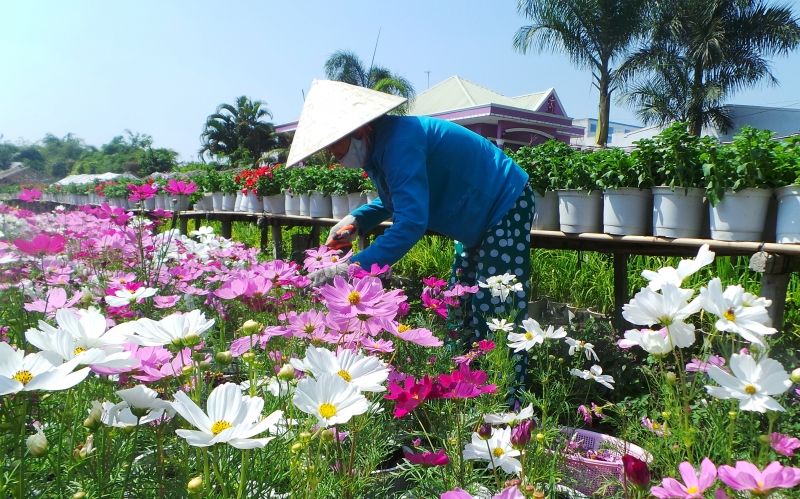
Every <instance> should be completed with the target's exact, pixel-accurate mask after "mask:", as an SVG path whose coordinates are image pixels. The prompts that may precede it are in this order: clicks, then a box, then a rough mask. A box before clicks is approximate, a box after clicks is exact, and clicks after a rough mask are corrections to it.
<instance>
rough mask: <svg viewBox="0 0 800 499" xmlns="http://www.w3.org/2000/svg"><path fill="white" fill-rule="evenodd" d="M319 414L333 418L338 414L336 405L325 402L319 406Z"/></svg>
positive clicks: (326, 417)
mask: <svg viewBox="0 0 800 499" xmlns="http://www.w3.org/2000/svg"><path fill="white" fill-rule="evenodd" d="M319 415H320V416H322V417H323V418H325V419H329V418H332V417H334V416H335V415H336V407H335V406H334V405H333V404H329V403H327V402H325V403H324V404H321V405H320V406H319Z"/></svg>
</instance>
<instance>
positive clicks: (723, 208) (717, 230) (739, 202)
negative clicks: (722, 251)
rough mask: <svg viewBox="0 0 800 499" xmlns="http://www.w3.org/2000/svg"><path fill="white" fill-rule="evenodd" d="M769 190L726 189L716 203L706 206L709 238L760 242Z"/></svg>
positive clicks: (769, 195)
mask: <svg viewBox="0 0 800 499" xmlns="http://www.w3.org/2000/svg"><path fill="white" fill-rule="evenodd" d="M771 197H772V189H742V190H741V191H738V192H726V193H725V194H724V195H723V196H722V199H720V201H719V203H717V205H716V206H709V207H708V210H709V211H708V223H709V227H710V228H711V239H716V240H718V241H761V240H763V237H762V236H763V233H764V224H765V223H766V221H767V207H768V206H769V199H770V198H771Z"/></svg>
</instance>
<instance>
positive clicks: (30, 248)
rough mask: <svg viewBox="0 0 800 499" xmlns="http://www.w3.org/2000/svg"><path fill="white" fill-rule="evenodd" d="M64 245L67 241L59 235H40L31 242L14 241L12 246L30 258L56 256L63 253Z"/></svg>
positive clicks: (24, 240) (23, 240)
mask: <svg viewBox="0 0 800 499" xmlns="http://www.w3.org/2000/svg"><path fill="white" fill-rule="evenodd" d="M66 245H67V239H66V238H65V237H64V236H62V235H60V234H45V233H41V234H38V235H36V237H34V238H33V239H31V240H27V239H15V240H14V246H16V247H17V248H18V249H19V250H20V251H22V252H23V253H25V254H26V255H31V256H41V255H57V254H58V253H61V252H62V251H64V248H65V247H66Z"/></svg>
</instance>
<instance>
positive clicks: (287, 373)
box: [278, 364, 295, 381]
mask: <svg viewBox="0 0 800 499" xmlns="http://www.w3.org/2000/svg"><path fill="white" fill-rule="evenodd" d="M294 374H295V371H294V366H293V365H291V364H284V365H283V366H282V367H281V370H280V371H278V379H282V380H283V381H291V380H293V379H294Z"/></svg>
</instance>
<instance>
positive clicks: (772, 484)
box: [718, 461, 800, 495]
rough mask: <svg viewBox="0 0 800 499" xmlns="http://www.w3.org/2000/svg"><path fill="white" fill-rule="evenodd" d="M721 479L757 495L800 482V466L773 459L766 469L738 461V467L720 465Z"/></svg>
mask: <svg viewBox="0 0 800 499" xmlns="http://www.w3.org/2000/svg"><path fill="white" fill-rule="evenodd" d="M718 474H719V479H720V480H722V482H723V483H724V484H725V485H727V486H728V487H730V488H732V489H733V490H739V491H750V492H752V493H753V494H756V495H767V494H768V493H769V492H770V491H772V490H773V489H790V488H792V487H795V486H796V485H797V484H800V468H795V467H792V466H783V465H782V464H781V463H779V462H778V461H773V462H771V463H769V464H768V465H767V467H766V468H764V470H763V471H762V470H759V469H758V468H757V467H756V465H754V464H753V463H749V462H747V461H736V467H733V466H720V467H719V470H718Z"/></svg>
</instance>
